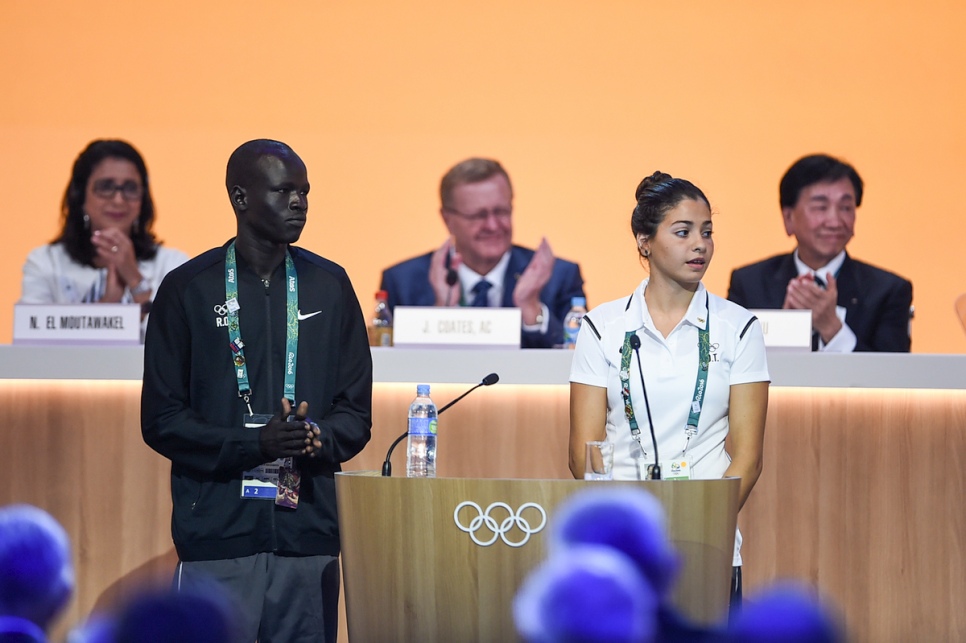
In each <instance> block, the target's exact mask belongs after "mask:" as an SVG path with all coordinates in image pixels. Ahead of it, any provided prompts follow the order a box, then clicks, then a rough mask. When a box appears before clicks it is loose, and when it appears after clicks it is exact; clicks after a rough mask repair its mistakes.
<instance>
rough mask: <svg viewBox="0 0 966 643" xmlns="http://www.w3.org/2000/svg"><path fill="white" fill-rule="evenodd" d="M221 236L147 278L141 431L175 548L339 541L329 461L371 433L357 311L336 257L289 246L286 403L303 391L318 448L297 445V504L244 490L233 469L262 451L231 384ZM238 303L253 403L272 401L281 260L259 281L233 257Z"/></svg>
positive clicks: (317, 549) (235, 552)
mask: <svg viewBox="0 0 966 643" xmlns="http://www.w3.org/2000/svg"><path fill="white" fill-rule="evenodd" d="M227 245H228V244H226V245H225V246H222V247H221V248H215V249H213V250H209V251H208V252H206V253H204V254H202V255H200V256H198V257H196V258H195V259H192V260H191V261H189V262H188V263H186V264H184V265H182V266H180V267H179V268H177V269H175V270H174V271H172V272H170V273H169V274H168V275H167V277H165V279H164V282H163V283H162V284H161V286H160V287H159V288H158V292H157V295H156V297H155V299H154V305H153V306H152V308H151V316H150V318H149V321H148V329H147V334H146V337H145V343H144V383H143V387H142V392H141V431H142V434H143V436H144V441H145V442H146V443H147V444H148V445H150V446H151V448H153V449H154V450H155V451H157V452H158V453H160V454H161V455H163V456H164V457H166V458H168V459H170V460H171V495H172V499H173V503H174V510H173V514H172V518H171V533H172V537H173V539H174V544H175V547H176V549H177V551H178V556H179V557H180V558H181V560H185V561H195V560H216V559H225V558H238V557H242V556H249V555H252V554H256V553H261V552H275V553H278V554H282V555H294V556H308V555H337V554H338V553H339V530H338V520H337V514H336V499H335V480H334V473H335V472H336V471H340V470H341V463H342V462H345V461H346V460H349V459H350V458H352V457H353V456H354V455H356V454H357V453H358V452H359V451H361V450H362V448H363V447H364V446H365V444H366V443H367V442H368V441H369V438H370V430H371V427H372V357H371V355H370V353H369V343H368V338H367V335H366V327H365V320H364V318H363V315H362V310H361V308H360V307H359V300H358V299H357V298H356V295H355V292H354V291H353V289H352V285H351V283H350V282H349V278H348V276H347V275H346V273H345V271H344V270H343V269H342V268H341V267H339V266H338V265H336V264H334V263H332V262H331V261H328V260H326V259H323V258H322V257H319V256H317V255H315V254H312V253H310V252H308V251H306V250H303V249H301V248H297V247H294V246H293V247H291V248H290V252H291V254H292V258H293V260H294V262H295V268H296V272H297V274H298V298H299V301H298V304H299V313H298V316H299V322H298V324H299V338H298V360H297V366H296V384H295V397H296V403H299V402H302V401H306V402H308V404H309V411H308V414H309V417H310V418H312V420H313V421H315V422H316V423H317V424H318V425H319V427H320V429H321V431H322V434H321V440H322V450H321V452H320V453H319V454H318V455H317V456H316V457H314V458H308V457H301V458H297V462H298V466H299V468H300V470H301V473H302V482H301V492H300V498H299V503H298V508H296V509H287V508H284V507H279V506H276V505H275V503H274V502H273V501H271V500H247V499H246V500H243V499H242V498H241V476H242V472H243V471H246V470H248V469H251V468H253V467H255V466H256V465H259V464H263V463H264V462H266V461H267V458H265V457H264V456H263V455H262V453H261V450H260V449H259V443H258V435H259V431H258V430H257V429H251V428H248V429H246V428H244V426H243V423H242V422H243V416H244V415H245V414H246V413H247V412H248V409H247V407H246V405H245V402H244V400H243V399H242V398H240V397H239V395H238V384H237V380H236V377H235V370H234V366H233V362H232V359H233V353H232V351H231V348H230V346H229V339H228V327H227V310H226V308H225V253H226V248H227ZM238 300H239V304H240V306H241V308H240V310H239V311H238V314H239V322H240V327H241V337H242V340H243V342H244V352H245V358H246V360H247V363H248V377H249V383H250V385H251V406H252V410H253V411H254V412H255V413H262V414H274V413H277V412H278V409H279V408H280V404H281V398H282V384H283V381H284V376H285V373H284V369H285V334H286V291H285V266H284V263H283V264H282V265H280V266H279V267H278V268H277V269H276V270H275V273H274V274H273V275H272V278H271V280H270V282H269V285H268V286H266V285H265V284H264V283H263V282H262V280H261V279H260V278H259V277H258V275H256V274H255V272H254V271H253V270H251V269H250V268H249V267H248V266H247V265H246V264H245V262H244V259H242V258H241V257H238Z"/></svg>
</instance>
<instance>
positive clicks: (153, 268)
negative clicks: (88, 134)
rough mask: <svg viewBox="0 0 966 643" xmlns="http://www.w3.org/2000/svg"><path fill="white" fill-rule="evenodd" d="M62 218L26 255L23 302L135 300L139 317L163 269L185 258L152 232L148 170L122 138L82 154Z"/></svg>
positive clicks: (95, 144)
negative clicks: (54, 233) (46, 240)
mask: <svg viewBox="0 0 966 643" xmlns="http://www.w3.org/2000/svg"><path fill="white" fill-rule="evenodd" d="M62 217H63V225H62V228H61V231H60V234H59V235H58V236H57V238H56V239H54V240H53V241H52V242H51V243H50V244H48V245H44V246H41V247H39V248H35V249H34V250H32V251H31V252H30V254H29V255H28V256H27V261H26V263H25V264H24V267H23V288H22V290H21V295H20V303H22V304H53V303H56V304H74V303H138V304H141V305H142V317H144V316H146V314H147V312H148V309H149V307H150V302H151V300H152V299H153V296H154V292H155V290H156V289H157V287H158V286H159V285H160V283H161V280H162V279H163V278H164V276H165V275H166V274H167V273H168V272H169V271H170V270H172V269H173V268H175V267H177V266H178V265H180V264H182V263H184V262H185V261H187V259H188V256H187V255H186V254H184V253H183V252H181V251H179V250H173V249H171V248H164V247H161V245H160V242H159V241H158V240H157V239H156V238H155V236H154V233H153V232H152V229H151V228H152V225H153V223H154V201H153V199H152V198H151V190H150V186H149V184H148V171H147V168H146V167H145V164H144V159H142V158H141V155H140V154H139V153H138V151H137V150H136V149H134V147H132V146H131V145H130V144H129V143H126V142H124V141H119V140H96V141H93V142H92V143H90V144H89V145H88V146H87V147H86V148H85V149H84V151H83V152H81V153H80V156H78V157H77V160H76V161H75V162H74V167H73V171H72V172H71V177H70V183H68V184H67V190H66V191H65V193H64V201H63V206H62Z"/></svg>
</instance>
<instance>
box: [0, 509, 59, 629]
mask: <svg viewBox="0 0 966 643" xmlns="http://www.w3.org/2000/svg"><path fill="white" fill-rule="evenodd" d="M73 590H74V568H73V565H72V563H71V557H70V543H69V542H68V538H67V532H66V531H64V528H63V527H61V526H60V523H58V522H57V521H56V520H55V519H54V517H53V516H51V515H50V514H49V513H47V512H46V511H44V510H42V509H38V508H37V507H33V506H31V505H8V506H6V507H2V508H0V616H3V617H6V618H5V622H7V623H8V624H9V623H11V622H12V621H13V620H15V619H18V618H19V619H25V620H26V621H29V622H30V623H33V624H35V625H36V626H37V627H39V628H40V629H41V630H46V629H47V628H48V626H49V625H50V624H51V622H52V621H53V620H54V618H55V617H56V616H57V615H58V614H60V612H61V610H63V608H64V607H65V606H66V605H67V601H68V600H69V599H70V596H71V593H72V592H73Z"/></svg>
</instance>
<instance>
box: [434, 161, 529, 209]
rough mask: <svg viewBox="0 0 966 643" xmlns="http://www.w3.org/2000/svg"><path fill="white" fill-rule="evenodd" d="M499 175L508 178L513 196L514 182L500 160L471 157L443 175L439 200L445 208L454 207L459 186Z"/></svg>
mask: <svg viewBox="0 0 966 643" xmlns="http://www.w3.org/2000/svg"><path fill="white" fill-rule="evenodd" d="M498 175H499V176H502V177H503V178H505V179H506V182H507V185H509V186H510V196H511V197H512V196H513V184H512V183H511V182H510V175H509V174H507V173H506V170H504V169H503V166H502V165H500V162H499V161H494V160H492V159H482V158H471V159H466V160H465V161H461V162H459V163H457V164H456V165H454V166H453V167H451V168H450V169H449V171H448V172H447V173H446V174H444V175H443V180H442V181H440V183H439V200H440V202H441V203H442V204H443V208H451V207H453V201H452V199H453V190H455V189H456V187H457V186H460V185H464V184H466V183H479V182H480V181H486V180H487V179H489V178H492V177H494V176H498Z"/></svg>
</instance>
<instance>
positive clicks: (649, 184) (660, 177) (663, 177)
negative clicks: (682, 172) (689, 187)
mask: <svg viewBox="0 0 966 643" xmlns="http://www.w3.org/2000/svg"><path fill="white" fill-rule="evenodd" d="M672 178H673V177H672V176H671V175H670V174H666V173H664V172H662V171H661V170H658V171H657V172H655V173H654V174H652V175H651V176H648V177H645V178H644V180H643V181H641V182H640V183H639V184H638V185H637V190H636V191H635V192H634V198H635V199H637V200H638V201H640V200H641V195H642V194H643V193H644V191H645V190H647V189H649V188H653V187H656V186H658V185H660V184H661V183H666V182H667V181H670V180H671V179H672Z"/></svg>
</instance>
